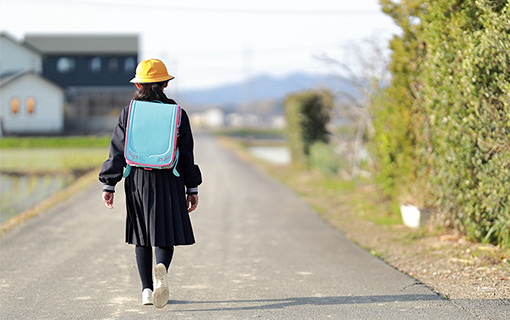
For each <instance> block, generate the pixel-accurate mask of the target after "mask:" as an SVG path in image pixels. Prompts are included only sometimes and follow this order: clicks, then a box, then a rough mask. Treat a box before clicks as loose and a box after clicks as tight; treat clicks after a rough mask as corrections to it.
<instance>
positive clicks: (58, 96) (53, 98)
mask: <svg viewBox="0 0 510 320" xmlns="http://www.w3.org/2000/svg"><path fill="white" fill-rule="evenodd" d="M63 106H64V90H63V88H62V87H60V86H59V85H57V84H55V83H53V82H51V81H50V80H48V79H46V78H44V77H42V76H41V75H39V74H37V73H34V72H32V71H21V72H18V73H16V74H13V75H10V76H5V77H1V78H0V115H1V119H2V131H3V132H4V133H7V134H31V133H33V134H40V133H45V134H56V133H61V132H62V131H63V130H64V110H63Z"/></svg>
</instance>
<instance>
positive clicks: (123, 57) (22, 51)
mask: <svg viewBox="0 0 510 320" xmlns="http://www.w3.org/2000/svg"><path fill="white" fill-rule="evenodd" d="M137 61H138V36H137V35H45V34H37V35H34V34H32V35H31V34H29V35H27V36H26V37H25V40H24V42H20V41H17V40H16V39H14V38H13V37H11V36H9V35H8V34H6V33H0V94H1V95H0V101H1V105H0V110H1V113H0V125H1V126H2V128H3V130H4V133H6V134H10V133H12V134H22V133H34V134H35V133H49V132H51V133H61V132H63V131H65V132H68V133H70V132H72V133H90V132H94V133H95V132H99V131H111V130H112V129H113V126H114V125H115V122H116V119H117V116H118V114H119V113H120V110H121V109H122V108H123V107H125V106H126V105H127V104H128V103H129V101H130V100H131V98H132V97H133V93H134V86H133V85H132V84H130V83H129V80H131V79H132V77H133V76H134V74H135V68H136V65H137ZM20 83H23V84H24V85H26V87H25V88H24V89H25V91H24V94H23V96H21V93H20V91H19V90H18V89H19V87H20V85H19V84H20ZM16 90H18V91H16ZM36 93H37V96H35V94H36ZM43 94H44V96H43ZM27 99H28V100H27ZM27 101H29V103H28V102H27ZM27 103H28V106H30V107H28V106H27ZM50 103H51V104H52V105H50ZM57 104H58V105H57ZM25 107H26V108H25ZM27 108H28V109H27ZM26 110H31V111H30V112H28V113H27V112H25V111H26ZM56 113H58V115H57V114H56ZM43 114H44V115H45V117H46V118H44V120H42V119H43V118H40V116H42V115H43ZM50 116H51V117H52V119H53V120H51V121H49V120H48V118H47V117H50ZM25 117H27V118H25ZM38 121H44V122H45V123H44V124H43V123H38ZM58 121H59V123H58V124H57V122H58ZM27 123H30V125H28V124H27ZM49 124H52V126H51V128H50V127H49Z"/></svg>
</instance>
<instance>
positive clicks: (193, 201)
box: [187, 194, 198, 213]
mask: <svg viewBox="0 0 510 320" xmlns="http://www.w3.org/2000/svg"><path fill="white" fill-rule="evenodd" d="M187 206H188V213H189V212H191V211H193V210H195V209H196V208H197V206H198V194H188V201H187Z"/></svg>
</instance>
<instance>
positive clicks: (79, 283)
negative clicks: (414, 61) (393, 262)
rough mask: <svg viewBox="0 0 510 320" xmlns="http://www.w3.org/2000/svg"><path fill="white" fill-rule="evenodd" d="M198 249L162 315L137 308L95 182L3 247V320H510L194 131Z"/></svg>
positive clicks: (184, 259) (124, 250)
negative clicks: (343, 225) (397, 264)
mask: <svg viewBox="0 0 510 320" xmlns="http://www.w3.org/2000/svg"><path fill="white" fill-rule="evenodd" d="M196 162H197V163H198V164H199V165H200V167H201V169H202V172H203V177H204V184H203V185H202V186H201V187H200V202H199V208H198V209H197V210H196V211H195V212H193V213H192V214H191V218H192V222H193V226H194V231H195V236H196V240H197V243H196V244H195V245H193V246H184V247H178V248H176V250H175V255H174V260H173V262H172V265H171V267H170V272H169V282H170V301H169V303H168V305H167V306H166V307H165V308H162V309H157V308H155V307H153V306H142V305H141V287H140V280H139V277H138V273H137V269H136V265H135V257H134V248H133V247H132V246H131V245H127V244H125V243H124V227H125V226H124V221H125V207H124V203H123V202H124V198H123V192H122V190H123V189H122V186H121V185H119V186H118V188H117V191H118V192H117V193H116V198H115V203H114V205H115V209H113V210H108V209H107V208H106V207H105V206H104V204H103V203H102V201H101V198H100V195H101V185H100V183H99V182H98V183H96V184H93V185H91V186H90V187H88V188H86V189H84V190H83V191H81V192H79V193H77V194H75V195H73V196H72V197H70V198H69V199H68V200H66V201H64V202H62V203H60V204H58V205H56V206H55V207H53V208H51V209H50V210H48V211H46V212H44V213H43V214H41V215H39V216H38V217H35V218H33V219H30V220H28V221H26V222H25V223H24V224H23V225H21V226H19V227H17V228H15V229H14V230H12V231H10V232H8V233H7V234H5V235H3V236H2V237H1V238H0V288H1V291H0V292H1V294H0V298H1V299H0V303H1V311H0V318H1V319H2V320H6V319H156V318H158V319H161V318H164V319H253V318H261V319H510V306H509V304H506V303H501V302H487V301H486V300H485V301H483V300H482V301H480V300H463V301H450V300H445V299H443V298H442V297H440V296H438V295H437V294H435V293H434V292H433V291H432V290H431V289H430V288H427V287H426V286H425V285H423V284H422V283H420V282H418V281H417V280H415V279H413V278H411V277H409V276H407V275H405V274H402V273H400V272H399V271H397V270H395V269H394V268H392V267H391V266H389V265H387V264H386V263H384V262H383V261H382V260H380V259H378V258H377V257H374V256H372V255H370V254H369V253H368V252H366V250H364V249H363V248H360V247H359V246H357V245H356V244H354V243H352V242H351V241H349V240H348V239H347V238H346V237H345V236H344V235H343V234H342V233H340V232H338V231H337V230H335V229H334V228H333V227H331V226H330V225H329V224H328V223H327V222H325V221H324V220H322V219H321V218H320V216H319V215H318V214H317V213H316V212H315V211H314V210H313V209H312V208H310V207H309V206H308V205H307V204H305V203H304V202H303V201H302V200H301V199H300V198H299V196H298V195H296V194H294V193H293V192H292V191H290V190H289V189H288V188H286V187H285V186H283V185H282V184H280V183H279V182H277V181H275V180H274V179H272V178H271V177H268V176H267V175H265V174H264V173H263V172H260V171H258V170H257V169H256V168H254V167H252V166H250V165H249V164H247V163H244V162H243V161H242V160H239V159H238V158H236V157H235V156H234V155H232V154H231V153H229V152H228V151H226V150H224V149H222V148H221V147H220V146H219V144H218V142H217V141H216V140H215V138H214V137H212V136H210V135H207V134H196Z"/></svg>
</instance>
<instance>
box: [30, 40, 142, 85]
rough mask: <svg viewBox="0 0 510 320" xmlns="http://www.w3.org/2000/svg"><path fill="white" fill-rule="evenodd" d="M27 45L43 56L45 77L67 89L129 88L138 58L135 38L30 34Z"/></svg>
mask: <svg viewBox="0 0 510 320" xmlns="http://www.w3.org/2000/svg"><path fill="white" fill-rule="evenodd" d="M25 43H26V44H27V45H30V46H32V47H34V48H36V49H37V50H38V51H39V52H41V53H42V54H43V70H42V73H43V75H44V76H45V77H46V78H48V79H50V80H52V81H54V82H56V83H58V84H60V85H61V86H63V87H66V88H67V87H83V86H87V87H97V86H129V80H131V79H132V78H133V76H134V73H135V68H136V64H137V59H138V36H136V35H44V34H37V35H34V34H28V35H26V36H25ZM131 87H132V85H131Z"/></svg>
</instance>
